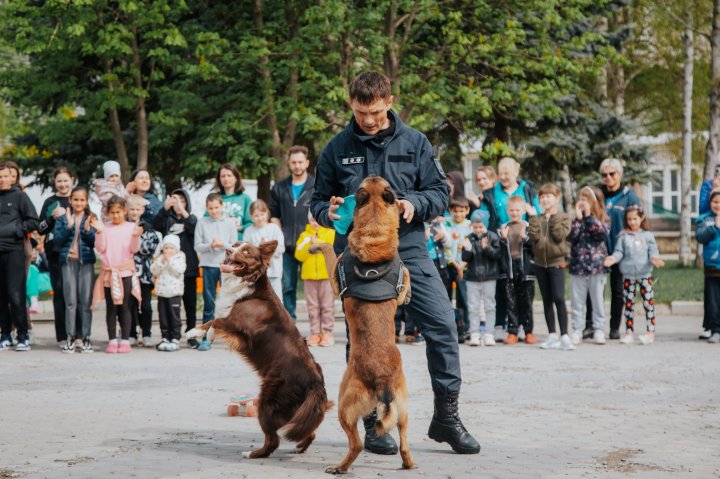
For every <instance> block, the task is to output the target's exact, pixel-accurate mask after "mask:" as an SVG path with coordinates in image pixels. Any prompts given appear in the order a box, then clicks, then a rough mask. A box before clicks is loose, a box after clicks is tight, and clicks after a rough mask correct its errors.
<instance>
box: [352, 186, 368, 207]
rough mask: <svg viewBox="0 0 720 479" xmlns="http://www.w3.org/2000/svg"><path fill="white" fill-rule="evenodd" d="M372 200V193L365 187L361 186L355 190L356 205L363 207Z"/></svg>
mask: <svg viewBox="0 0 720 479" xmlns="http://www.w3.org/2000/svg"><path fill="white" fill-rule="evenodd" d="M369 201H370V193H368V192H367V190H366V189H365V188H360V189H358V190H357V191H356V192H355V205H356V207H358V208H361V207H363V206H365V205H366V204H368V202H369Z"/></svg>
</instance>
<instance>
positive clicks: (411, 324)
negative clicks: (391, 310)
mask: <svg viewBox="0 0 720 479" xmlns="http://www.w3.org/2000/svg"><path fill="white" fill-rule="evenodd" d="M402 323H405V336H414V335H415V321H413V319H412V316H410V315H409V314H408V313H407V311H405V306H398V308H397V311H395V336H400V331H401V330H402Z"/></svg>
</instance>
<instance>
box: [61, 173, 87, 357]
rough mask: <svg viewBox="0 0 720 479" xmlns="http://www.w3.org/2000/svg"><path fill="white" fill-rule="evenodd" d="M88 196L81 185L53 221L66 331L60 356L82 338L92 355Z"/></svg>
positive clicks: (73, 347)
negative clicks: (63, 211)
mask: <svg viewBox="0 0 720 479" xmlns="http://www.w3.org/2000/svg"><path fill="white" fill-rule="evenodd" d="M88 200H89V194H88V191H87V189H86V188H85V187H84V186H76V187H75V188H73V190H72V193H70V208H69V209H67V210H66V211H65V214H64V215H62V216H59V217H58V218H57V220H56V221H55V228H54V229H53V243H54V245H55V247H56V248H57V249H58V251H59V253H60V268H61V271H62V277H63V295H64V299H65V331H66V332H67V341H66V343H65V346H63V348H62V352H63V353H73V352H75V347H76V346H75V340H76V338H78V336H80V337H82V346H81V348H82V349H81V350H80V351H81V352H83V353H92V352H93V348H92V343H91V342H90V332H91V328H92V311H91V309H90V307H91V302H92V295H93V275H94V269H95V250H94V249H93V248H94V247H95V229H94V228H93V226H92V223H93V221H95V219H96V218H95V215H94V214H93V213H92V212H91V211H90V208H88ZM78 312H79V317H80V322H81V325H80V331H79V332H80V335H78V334H77V333H76V327H77V321H76V320H75V318H76V316H77V315H78Z"/></svg>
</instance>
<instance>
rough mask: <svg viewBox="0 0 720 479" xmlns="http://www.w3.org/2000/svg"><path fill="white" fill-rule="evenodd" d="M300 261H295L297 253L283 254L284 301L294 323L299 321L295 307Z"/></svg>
mask: <svg viewBox="0 0 720 479" xmlns="http://www.w3.org/2000/svg"><path fill="white" fill-rule="evenodd" d="M299 267H300V261H298V260H296V259H295V251H291V252H287V251H286V252H284V253H283V275H282V293H283V297H282V301H283V306H285V309H287V312H288V313H290V316H291V317H292V319H293V321H297V317H296V316H295V307H296V301H297V297H296V296H297V282H298V268H299Z"/></svg>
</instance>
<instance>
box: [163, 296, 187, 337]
mask: <svg viewBox="0 0 720 479" xmlns="http://www.w3.org/2000/svg"><path fill="white" fill-rule="evenodd" d="M158 316H159V317H160V332H161V333H162V337H163V339H167V340H170V339H178V340H179V339H180V329H181V326H182V324H181V321H180V296H173V297H172V298H158Z"/></svg>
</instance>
